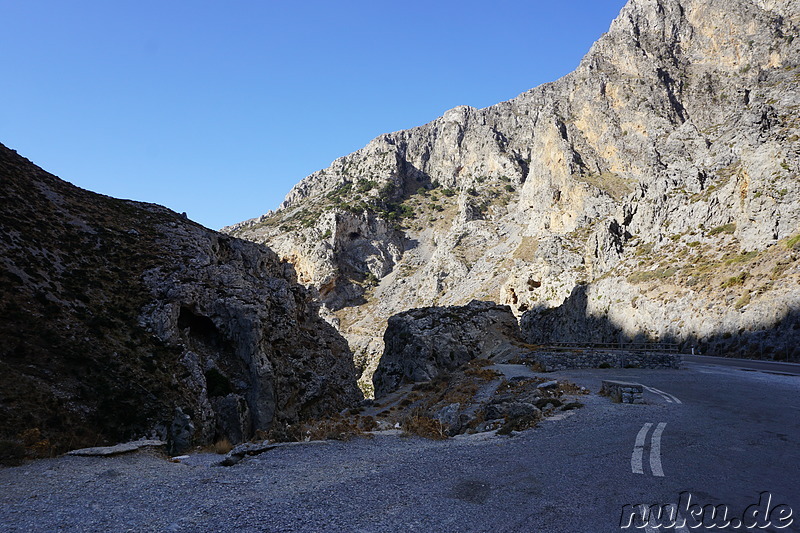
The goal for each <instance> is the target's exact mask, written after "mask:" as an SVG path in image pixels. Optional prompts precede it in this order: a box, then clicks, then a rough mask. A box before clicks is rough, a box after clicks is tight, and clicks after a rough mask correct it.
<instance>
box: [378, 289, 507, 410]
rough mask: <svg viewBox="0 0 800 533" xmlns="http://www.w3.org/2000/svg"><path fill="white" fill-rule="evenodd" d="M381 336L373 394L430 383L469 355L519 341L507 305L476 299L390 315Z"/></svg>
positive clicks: (487, 353) (495, 350) (492, 352)
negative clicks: (384, 331)
mask: <svg viewBox="0 0 800 533" xmlns="http://www.w3.org/2000/svg"><path fill="white" fill-rule="evenodd" d="M383 339H384V345H385V349H384V352H383V356H382V357H381V360H380V364H379V365H378V369H377V370H376V372H375V375H374V378H373V382H374V386H375V396H376V397H381V396H383V395H385V394H387V393H390V392H393V391H395V390H396V389H397V388H398V387H400V386H401V385H403V384H406V383H414V382H420V381H429V380H431V379H434V378H436V377H437V376H439V375H440V374H445V373H447V372H450V371H452V370H455V369H456V368H458V367H460V366H462V365H464V364H465V363H467V362H469V361H471V360H472V359H475V358H478V357H481V358H489V357H493V356H497V355H501V354H503V353H504V352H509V351H513V350H515V343H516V344H521V342H522V338H521V335H520V330H519V325H518V324H517V319H516V318H515V317H514V315H513V314H512V313H511V309H510V308H509V307H508V306H505V305H497V304H494V303H492V302H479V301H473V302H470V303H469V304H468V305H465V306H460V307H456V306H453V307H431V308H424V309H412V310H410V311H406V312H404V313H400V314H398V315H395V316H393V317H391V318H390V319H389V325H388V327H387V328H386V333H385V334H384V337H383Z"/></svg>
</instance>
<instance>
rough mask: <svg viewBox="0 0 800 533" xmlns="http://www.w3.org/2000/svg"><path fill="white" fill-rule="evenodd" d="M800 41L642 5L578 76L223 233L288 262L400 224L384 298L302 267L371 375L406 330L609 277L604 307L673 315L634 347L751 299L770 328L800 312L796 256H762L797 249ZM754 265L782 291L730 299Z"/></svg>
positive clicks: (794, 30) (740, 9)
mask: <svg viewBox="0 0 800 533" xmlns="http://www.w3.org/2000/svg"><path fill="white" fill-rule="evenodd" d="M798 27H800V7H799V6H798V2H797V1H788V0H784V1H751V0H732V1H725V2H722V1H719V0H630V1H629V3H628V4H627V5H626V6H625V7H624V8H623V9H622V11H621V13H620V15H619V17H617V19H616V20H615V21H614V22H613V23H612V25H611V28H610V30H609V32H608V33H607V34H606V35H604V36H603V37H602V38H601V39H600V40H599V41H598V42H597V43H596V44H595V45H594V46H593V47H592V49H591V50H590V51H589V53H588V54H587V55H586V57H585V58H584V59H583V61H582V62H581V64H580V66H579V67H578V68H577V69H576V71H575V72H573V73H571V74H569V75H567V76H565V77H564V78H562V79H560V80H558V81H556V82H554V83H549V84H545V85H543V86H540V87H537V88H535V89H532V90H531V91H528V92H526V93H524V94H522V95H520V96H518V97H517V98H515V99H513V100H510V101H507V102H503V103H500V104H497V105H495V106H492V107H488V108H485V109H474V108H471V107H468V106H461V107H457V108H455V109H452V110H450V111H448V112H447V113H445V114H444V115H443V116H442V117H440V118H438V119H436V120H434V121H433V122H431V123H429V124H426V125H424V126H421V127H418V128H413V129H410V130H406V131H400V132H395V133H389V134H385V135H382V136H380V137H378V138H377V139H375V140H374V141H372V142H371V143H370V144H369V145H367V146H366V147H365V148H363V149H361V150H359V151H357V152H355V153H353V154H350V155H347V156H345V157H343V158H341V159H338V160H336V161H335V162H334V163H333V164H332V165H331V166H330V167H329V168H327V169H325V170H321V171H319V172H316V173H315V174H312V175H311V176H309V177H307V178H306V179H304V180H303V181H301V182H300V183H299V184H298V185H297V186H296V187H295V188H294V189H293V190H292V191H291V192H290V193H289V195H288V196H287V198H286V200H285V202H284V203H283V204H282V205H281V207H280V209H279V210H278V211H276V212H275V213H270V214H268V215H266V216H264V217H261V218H260V219H257V220H252V221H247V222H244V223H241V224H238V225H236V226H233V227H231V228H227V231H229V232H231V233H233V234H235V235H237V236H241V237H244V238H247V239H251V240H255V241H258V242H267V243H272V242H279V243H281V245H280V246H279V247H278V248H277V251H278V253H279V254H281V255H282V256H283V257H289V256H288V255H287V253H286V250H287V249H288V248H291V249H299V245H298V243H301V242H304V241H311V242H314V241H316V240H318V239H319V238H320V236H321V235H323V234H324V230H323V229H322V226H320V225H319V224H317V223H316V222H314V221H315V220H317V219H321V218H324V217H323V214H325V213H327V214H330V213H345V212H349V213H352V214H353V215H354V216H360V217H367V218H370V217H378V218H381V219H383V220H386V221H390V222H394V223H395V224H396V227H397V229H398V232H402V233H400V234H398V233H394V234H392V239H393V242H402V246H399V245H398V247H397V249H398V250H401V251H402V257H401V258H400V259H399V260H397V259H396V258H395V257H393V258H392V265H393V266H391V265H390V263H388V262H385V261H383V262H381V257H380V254H377V253H375V254H373V255H372V257H374V261H376V262H381V264H383V265H386V266H391V272H389V273H388V274H386V275H384V276H383V277H382V279H381V280H380V283H379V284H378V285H377V286H370V285H368V284H363V283H361V282H360V281H359V279H358V278H357V277H354V276H352V275H351V274H349V273H348V272H345V271H344V270H343V269H341V268H340V267H339V266H338V265H337V264H336V262H335V261H328V260H324V259H321V257H320V256H319V255H314V253H313V252H311V254H310V256H303V257H301V258H298V259H296V260H298V261H304V262H315V261H321V262H322V263H325V264H326V265H328V266H329V267H330V268H329V269H328V270H325V273H326V276H328V278H327V279H330V277H331V276H332V277H333V278H334V279H336V280H337V283H336V290H334V291H332V292H329V293H327V294H326V295H324V296H323V300H324V301H330V302H332V303H333V304H332V305H331V306H330V307H331V309H332V310H333V311H335V312H336V315H337V317H338V319H339V320H340V322H339V327H340V330H341V331H342V333H343V334H344V335H345V336H346V337H347V338H348V341H349V342H350V345H351V347H352V348H353V349H354V351H355V352H356V354H357V364H358V365H359V366H360V367H361V368H362V369H363V372H364V376H365V377H368V376H369V375H370V374H371V373H372V371H374V368H375V364H376V361H377V359H378V358H379V355H380V353H381V351H382V347H381V343H380V340H379V339H380V332H381V331H382V330H383V329H384V327H385V324H386V319H387V318H388V317H389V316H392V315H393V314H395V313H397V312H400V311H403V310H405V309H409V308H413V307H420V306H428V305H456V304H463V303H465V302H467V301H469V300H470V299H473V298H478V299H485V300H494V301H498V302H500V303H506V304H509V305H511V306H512V308H513V309H514V312H515V313H517V314H518V315H522V314H523V313H526V312H528V311H531V310H534V309H540V308H542V307H544V308H553V307H557V306H559V305H561V304H562V303H564V302H565V301H566V300H567V299H568V298H569V297H570V295H571V294H572V293H573V291H574V289H575V288H576V287H578V286H582V285H585V284H587V283H588V284H592V283H594V282H596V281H599V280H603V279H608V280H610V281H607V282H605V283H600V284H598V285H597V287H598V289H599V290H601V292H600V293H597V295H596V296H595V297H597V296H599V297H600V298H601V299H602V300H604V301H614V302H617V304H618V305H624V306H629V302H630V301H631V299H632V298H633V297H631V296H630V294H629V293H631V294H635V295H636V298H637V299H638V301H639V302H640V303H643V302H645V301H648V302H651V304H648V305H652V306H654V307H658V306H660V305H661V304H662V303H666V304H668V305H661V307H662V308H664V309H670V310H671V311H670V313H671V314H669V315H664V314H657V315H656V316H655V317H653V318H652V320H651V319H650V318H647V319H641V320H635V321H628V322H626V324H627V325H626V327H627V326H630V329H631V330H635V329H637V328H638V330H639V331H628V332H626V334H629V335H630V336H635V335H636V334H638V333H643V334H646V335H648V336H650V337H658V336H663V335H667V334H669V335H670V336H673V337H675V338H702V337H705V336H707V335H709V333H708V332H709V331H710V330H713V331H727V329H726V328H728V323H729V322H730V321H731V320H732V315H731V310H730V309H729V308H728V304H729V303H730V304H731V305H732V304H735V303H736V302H739V301H740V299H746V295H745V294H744V293H743V292H741V291H742V290H745V289H746V290H747V294H749V295H750V296H749V298H750V300H751V301H752V303H747V304H744V305H740V306H738V307H735V308H734V311H735V312H736V313H738V314H743V315H746V316H747V318H745V319H744V320H743V323H747V324H750V325H755V324H758V326H753V327H772V326H774V325H775V322H774V321H773V320H772V319H771V318H768V317H765V316H763V314H762V313H760V312H759V311H756V310H755V309H754V308H755V307H758V305H760V304H758V302H759V301H760V300H763V301H765V302H766V301H769V300H770V299H771V298H773V295H775V294H781V295H783V296H781V297H782V298H783V297H784V296H785V297H786V299H787V302H789V303H787V305H790V306H793V305H795V301H796V297H795V296H793V295H794V294H795V292H796V288H795V286H794V284H793V283H792V280H794V279H795V278H796V276H797V274H798V268H797V263H796V262H795V260H794V259H793V257H794V256H793V255H792V256H791V258H790V260H789V262H788V263H786V264H783V262H784V261H786V258H785V257H784V258H778V257H777V256H778V255H781V254H779V253H778V252H775V253H773V252H770V250H783V251H784V253H783V255H787V253H788V252H786V251H787V250H788V249H789V248H790V247H791V245H792V243H790V242H789V239H791V238H792V237H793V235H794V233H795V232H797V231H798V220H799V219H798V215H800V203H798V201H797V198H798V193H800V189H799V187H800V185H799V184H798V180H797V174H798V168H799V167H800V134H799V132H798V124H799V123H800V120H799V119H798V116H799V115H798V112H797V110H798V109H800V90H798V89H799V88H800V87H799V86H800V69H798V63H800V40H798V39H796V38H795V36H796V35H797V34H798ZM384 242H385V241H384ZM287 243H293V244H291V245H289V244H287ZM374 248H375V249H376V250H379V249H380V248H381V246H380V244H376V245H375V246H374ZM753 254H754V255H753ZM300 255H303V254H300ZM743 258H744V259H743ZM764 261H766V262H764ZM756 263H757V264H756ZM778 263H781V264H780V265H779V264H778ZM732 265H733V266H732ZM700 266H703V267H704V268H699V267H700ZM751 267H752V268H756V269H757V270H758V269H762V270H765V269H766V270H770V269H773V270H774V269H778V270H779V271H780V274H779V276H778V278H777V279H771V276H772V274H769V275H765V276H762V277H761V278H757V279H752V280H750V281H749V282H747V283H745V284H740V285H729V286H727V287H723V285H724V284H725V283H727V282H728V278H730V277H733V276H734V275H737V274H736V273H731V272H729V271H730V270H731V268H738V269H740V270H742V271H746V270H748V269H750V268H751ZM673 268H674V269H673ZM320 270H322V269H320ZM646 272H651V273H652V272H658V273H660V275H657V276H651V277H649V278H648V276H647V275H645V274H643V273H646ZM374 274H375V275H377V271H376V272H374ZM784 281H786V282H784ZM306 282H307V283H308V284H309V285H311V286H317V287H319V286H320V285H321V278H320V277H315V276H310V277H309V278H307V280H306ZM655 285H658V287H657V288H655V289H654V288H653V287H654V286H655ZM733 289H735V290H740V292H739V293H738V294H737V295H736V297H735V298H734V299H733V301H732V302H728V300H729V296H731V295H732V290H733ZM787 291H788V293H789V294H787ZM686 295H690V296H686ZM686 299H690V300H692V301H693V302H702V303H698V304H697V305H696V306H691V307H688V308H684V307H682V304H681V302H683V301H686ZM618 301H619V302H618ZM620 302H622V303H620ZM626 302H627V303H626ZM752 304H756V305H752ZM342 306H344V307H342ZM588 311H589V312H590V313H595V312H596V311H599V308H594V307H592V306H590V307H589V308H588ZM687 313H688V314H687ZM633 314H635V313H633ZM536 316H539V314H537V313H534V314H531V315H529V316H528V319H527V320H526V324H528V325H529V326H530V327H534V325H535V317H536ZM737 316H738V315H737ZM762 319H763V320H762ZM701 322H702V323H704V324H708V326H705V325H704V326H702V327H700V326H698V324H699V323H701ZM737 322H738V319H737ZM681 323H682V324H683V325H682V326H680V327H677V326H676V324H681ZM615 327H616V328H617V329H621V324H617V325H616V326H615ZM747 327H751V326H747ZM739 329H741V328H739ZM737 331H738V329H737ZM555 336H556V337H558V334H557V330H556V334H555ZM567 336H569V335H567Z"/></svg>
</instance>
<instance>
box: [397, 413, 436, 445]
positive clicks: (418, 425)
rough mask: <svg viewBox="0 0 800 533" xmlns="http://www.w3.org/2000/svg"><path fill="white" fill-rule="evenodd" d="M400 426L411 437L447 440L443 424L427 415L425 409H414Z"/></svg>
mask: <svg viewBox="0 0 800 533" xmlns="http://www.w3.org/2000/svg"><path fill="white" fill-rule="evenodd" d="M400 425H401V427H402V428H403V430H404V431H405V432H406V433H408V434H410V435H418V436H420V437H425V438H426V439H434V440H444V439H446V438H447V435H445V433H444V427H443V426H442V423H441V422H440V421H439V420H437V419H435V418H431V417H430V416H428V415H427V414H425V411H424V410H423V409H414V410H413V411H412V412H411V413H409V415H408V416H406V417H405V418H403V421H402V422H401V423H400Z"/></svg>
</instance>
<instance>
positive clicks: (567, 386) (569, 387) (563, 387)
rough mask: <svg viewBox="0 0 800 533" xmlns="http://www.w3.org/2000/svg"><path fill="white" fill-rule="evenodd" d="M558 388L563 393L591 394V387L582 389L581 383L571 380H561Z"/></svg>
mask: <svg viewBox="0 0 800 533" xmlns="http://www.w3.org/2000/svg"><path fill="white" fill-rule="evenodd" d="M558 390H560V391H561V393H562V394H589V389H585V390H581V387H580V386H579V385H576V384H574V383H572V382H570V381H559V382H558Z"/></svg>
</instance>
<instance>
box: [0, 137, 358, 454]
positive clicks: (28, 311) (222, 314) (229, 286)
mask: <svg viewBox="0 0 800 533" xmlns="http://www.w3.org/2000/svg"><path fill="white" fill-rule="evenodd" d="M0 175H1V176H2V183H3V187H2V191H1V192H0V194H2V197H3V206H4V209H3V212H2V213H0V222H1V224H0V229H1V230H2V231H0V236H1V237H2V241H0V246H1V247H2V254H0V261H1V262H2V268H1V269H0V276H1V277H0V279H1V280H2V293H1V294H2V301H1V302H0V305H2V306H3V318H4V320H3V321H2V325H1V326H0V327H1V328H2V335H0V365H2V372H0V385H1V386H0V390H2V403H0V420H2V422H0V438H14V437H15V436H16V435H18V434H20V433H22V432H25V431H26V430H34V429H35V430H38V431H39V432H40V433H41V435H42V436H43V437H44V438H47V439H49V440H50V443H51V444H52V445H54V446H56V448H57V449H63V448H64V447H77V446H80V445H87V444H94V443H95V442H97V441H98V440H100V441H103V440H105V441H114V440H122V439H126V438H130V437H137V436H141V435H142V434H147V433H152V434H155V435H157V436H159V437H162V438H165V437H166V438H169V439H170V441H171V443H172V445H173V450H174V451H177V450H179V449H180V448H182V447H185V446H187V445H190V444H193V443H197V444H200V443H208V442H213V440H214V439H219V438H228V439H230V440H231V441H233V442H240V441H241V440H243V439H247V438H250V437H252V436H253V435H254V434H255V433H256V432H257V431H259V430H262V431H266V430H269V429H270V428H271V427H272V426H273V425H274V424H276V423H291V422H294V421H296V420H298V419H300V418H307V417H318V416H322V415H324V414H326V413H330V412H333V411H338V410H339V409H341V408H343V407H345V406H347V405H349V404H350V403H351V402H352V401H354V400H355V399H357V398H358V397H359V396H358V392H357V389H356V386H355V373H354V367H353V364H352V355H351V353H350V352H349V350H348V347H347V345H346V342H345V341H344V339H343V338H342V337H341V336H339V335H338V334H337V333H336V331H335V330H334V329H333V328H332V327H331V326H329V325H328V324H327V323H325V322H324V321H323V320H322V319H320V318H319V316H318V310H317V304H315V302H314V301H313V300H312V299H311V296H310V295H309V293H308V291H307V290H306V289H304V288H303V287H302V286H300V285H298V284H297V283H296V281H295V279H294V271H293V269H292V267H291V266H290V265H288V264H286V263H284V262H282V261H280V260H279V258H278V256H277V255H276V254H275V253H274V252H272V251H271V250H269V249H268V248H266V247H263V246H259V245H255V244H253V243H249V242H246V241H241V240H238V239H234V238H231V237H229V236H227V235H222V234H219V233H216V232H213V231H210V230H207V229H205V228H203V227H201V226H199V225H198V224H195V223H193V222H191V221H189V220H187V219H185V218H184V217H181V216H180V215H177V214H175V213H173V212H171V211H169V210H167V209H165V208H163V207H160V206H156V205H151V204H142V203H138V202H131V201H124V200H116V199H113V198H109V197H105V196H101V195H97V194H94V193H90V192H87V191H84V190H81V189H78V188H77V187H74V186H72V185H70V184H68V183H66V182H63V181H61V180H59V179H58V178H56V177H54V176H52V175H50V174H47V173H46V172H44V171H42V170H41V169H39V168H37V167H36V166H34V165H33V164H31V163H30V162H29V161H27V160H25V159H23V158H21V157H20V156H18V155H16V153H14V152H13V151H11V150H9V149H7V148H6V147H4V146H1V145H0Z"/></svg>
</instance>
